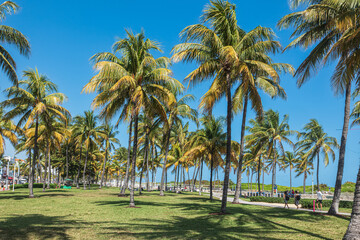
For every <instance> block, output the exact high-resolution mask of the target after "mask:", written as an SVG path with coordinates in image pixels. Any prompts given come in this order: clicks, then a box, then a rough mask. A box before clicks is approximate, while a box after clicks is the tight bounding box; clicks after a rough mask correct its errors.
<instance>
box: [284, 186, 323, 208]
mask: <svg viewBox="0 0 360 240" xmlns="http://www.w3.org/2000/svg"><path fill="white" fill-rule="evenodd" d="M290 198H294V200H295V206H296V209H299V205H300V199H301V194H300V192H298V191H294V190H292V191H291V192H290V191H288V190H286V191H285V192H284V203H285V206H284V208H286V207H287V208H289V204H288V202H289V200H290ZM322 201H323V194H322V192H321V191H320V190H318V191H317V193H316V209H319V205H320V210H321V211H322Z"/></svg>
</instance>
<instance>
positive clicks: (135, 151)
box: [130, 115, 139, 207]
mask: <svg viewBox="0 0 360 240" xmlns="http://www.w3.org/2000/svg"><path fill="white" fill-rule="evenodd" d="M138 120H139V119H138V115H135V118H134V142H133V156H132V164H131V190H130V207H135V199H134V193H135V168H136V156H137V145H138V122H139V121H138Z"/></svg>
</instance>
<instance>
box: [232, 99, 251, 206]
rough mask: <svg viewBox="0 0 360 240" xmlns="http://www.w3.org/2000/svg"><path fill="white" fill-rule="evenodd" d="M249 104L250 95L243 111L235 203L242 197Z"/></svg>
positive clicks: (245, 101)
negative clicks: (242, 175) (242, 174)
mask: <svg viewBox="0 0 360 240" xmlns="http://www.w3.org/2000/svg"><path fill="white" fill-rule="evenodd" d="M247 104H248V95H246V96H245V100H244V109H243V116H242V123H241V137H240V155H239V167H238V169H237V178H236V188H235V196H234V201H233V203H239V202H240V195H241V173H242V164H243V157H244V136H245V125H246V113H247Z"/></svg>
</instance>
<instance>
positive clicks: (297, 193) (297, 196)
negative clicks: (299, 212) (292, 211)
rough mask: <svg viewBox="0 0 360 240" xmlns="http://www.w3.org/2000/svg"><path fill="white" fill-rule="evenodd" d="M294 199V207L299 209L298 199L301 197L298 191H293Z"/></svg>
mask: <svg viewBox="0 0 360 240" xmlns="http://www.w3.org/2000/svg"><path fill="white" fill-rule="evenodd" d="M294 199H295V206H296V209H299V205H300V199H301V195H300V192H298V191H295V195H294Z"/></svg>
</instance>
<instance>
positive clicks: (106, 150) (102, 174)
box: [99, 143, 108, 188]
mask: <svg viewBox="0 0 360 240" xmlns="http://www.w3.org/2000/svg"><path fill="white" fill-rule="evenodd" d="M107 144H108V143H106V149H105V159H104V164H103V170H102V173H101V181H100V186H99V188H101V187H102V185H103V182H104V173H105V168H106V162H107V152H108V148H107Z"/></svg>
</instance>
